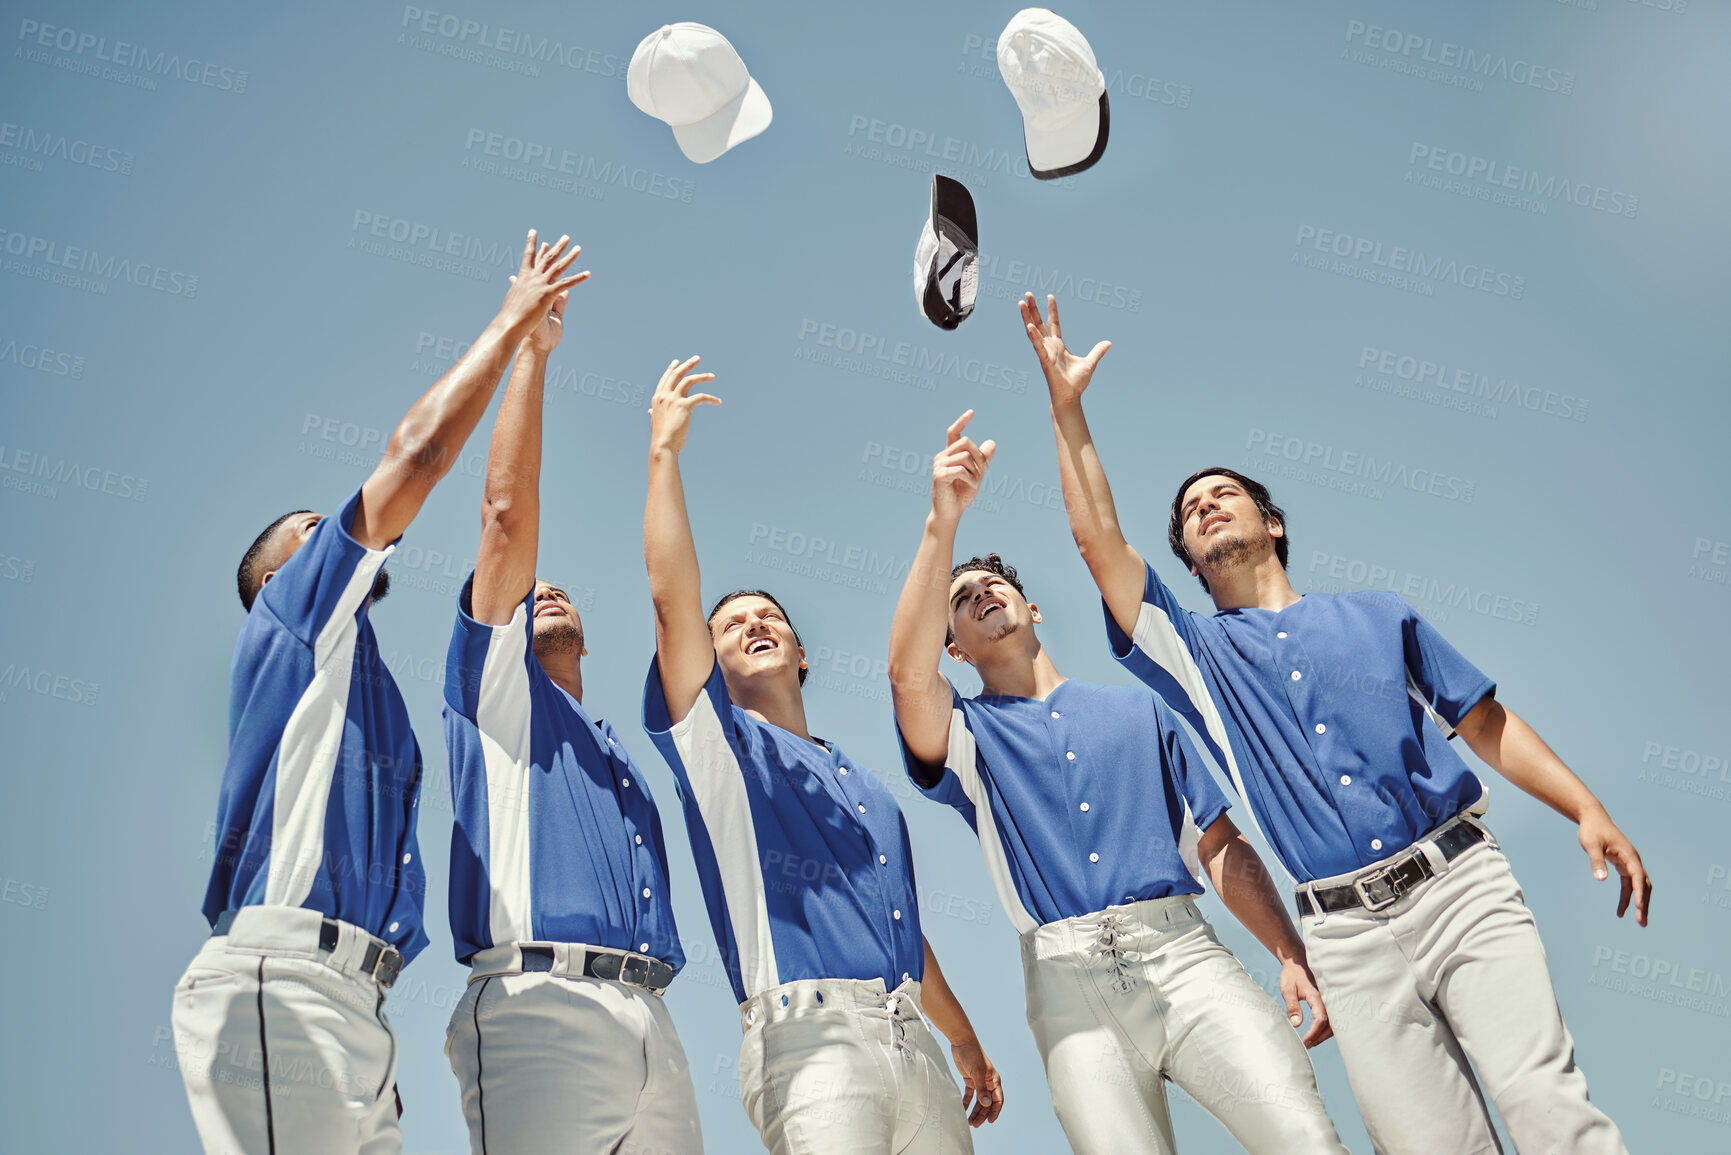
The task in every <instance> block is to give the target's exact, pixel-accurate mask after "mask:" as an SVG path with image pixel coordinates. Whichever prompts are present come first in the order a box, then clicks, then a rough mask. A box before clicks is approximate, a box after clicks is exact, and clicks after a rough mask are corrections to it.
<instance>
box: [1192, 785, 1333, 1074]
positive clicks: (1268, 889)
mask: <svg viewBox="0 0 1731 1155" xmlns="http://www.w3.org/2000/svg"><path fill="white" fill-rule="evenodd" d="M1196 853H1197V856H1198V857H1199V858H1201V859H1202V865H1203V867H1204V868H1205V869H1206V870H1207V871H1208V877H1209V879H1210V880H1211V881H1213V883H1214V890H1215V892H1216V893H1217V894H1219V895H1220V901H1222V902H1224V903H1225V904H1226V909H1227V910H1230V911H1231V912H1232V915H1233V917H1234V918H1236V919H1237V920H1238V921H1239V922H1241V923H1243V924H1244V929H1245V930H1248V931H1249V932H1250V933H1251V934H1253V935H1255V936H1256V941H1257V942H1260V943H1261V944H1262V945H1263V946H1265V947H1267V948H1268V953H1269V954H1272V955H1273V956H1274V957H1275V958H1276V959H1278V960H1279V962H1280V997H1281V999H1282V1000H1283V1001H1284V1002H1285V1003H1286V1017H1287V1021H1288V1022H1290V1023H1291V1024H1292V1025H1293V1026H1294V1027H1297V1026H1299V1025H1300V1024H1302V1023H1303V1022H1304V1013H1303V1011H1301V1010H1300V1009H1299V1003H1301V1002H1305V1003H1309V1004H1310V1030H1309V1031H1307V1032H1305V1035H1304V1045H1305V1046H1307V1047H1314V1046H1316V1044H1318V1043H1320V1042H1322V1041H1323V1040H1324V1039H1327V1038H1328V1037H1329V1036H1330V1035H1332V1034H1334V1028H1333V1027H1331V1026H1330V1025H1329V1023H1328V1008H1327V1007H1325V1006H1323V1004H1322V992H1321V991H1319V990H1317V989H1316V979H1315V978H1313V977H1312V976H1311V973H1310V964H1309V962H1308V961H1306V959H1305V954H1304V941H1303V940H1302V939H1300V938H1299V937H1298V931H1297V930H1296V929H1295V928H1294V927H1293V925H1292V919H1291V918H1290V917H1289V916H1288V915H1287V913H1286V905H1285V903H1283V902H1282V901H1281V899H1280V891H1279V890H1278V889H1277V888H1276V887H1275V885H1274V879H1272V878H1270V877H1269V875H1268V869H1267V868H1266V867H1264V866H1263V865H1262V859H1261V857H1260V856H1259V855H1258V854H1257V853H1256V848H1255V847H1254V846H1251V845H1250V843H1249V842H1247V841H1245V838H1244V835H1243V834H1241V833H1239V830H1238V827H1237V826H1236V825H1234V823H1233V821H1232V819H1230V818H1228V817H1226V816H1225V815H1224V814H1222V815H1221V816H1220V817H1219V818H1216V819H1215V820H1214V821H1213V823H1211V824H1210V825H1209V827H1208V829H1207V830H1205V831H1203V832H1202V840H1201V841H1200V842H1198V843H1197V844H1196Z"/></svg>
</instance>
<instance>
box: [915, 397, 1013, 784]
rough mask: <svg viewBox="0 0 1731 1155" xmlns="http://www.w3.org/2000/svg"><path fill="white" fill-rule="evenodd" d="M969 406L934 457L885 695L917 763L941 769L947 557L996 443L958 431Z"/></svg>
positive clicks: (946, 697)
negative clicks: (929, 493)
mask: <svg viewBox="0 0 1731 1155" xmlns="http://www.w3.org/2000/svg"><path fill="white" fill-rule="evenodd" d="M973 417H974V411H973V410H972V409H970V410H968V411H967V412H966V413H964V414H962V415H961V416H960V417H958V418H956V420H955V422H954V423H953V424H951V426H950V427H949V429H948V431H947V432H946V433H945V435H944V439H945V444H944V448H943V451H942V452H940V453H939V454H938V455H937V456H936V457H934V458H933V459H932V508H931V512H930V513H928V514H926V528H925V533H924V534H923V535H922V536H921V538H920V548H919V550H918V552H917V553H915V554H914V562H913V565H912V566H910V567H909V569H908V579H907V581H906V582H904V583H902V596H901V600H900V601H898V602H897V603H896V616H895V621H894V622H893V623H892V624H891V625H890V657H889V665H890V700H891V701H892V702H893V703H894V705H895V711H896V725H897V726H899V727H900V728H901V732H902V738H903V740H904V741H906V742H907V744H908V749H909V750H911V751H913V754H914V756H915V757H916V758H918V759H919V760H920V761H922V762H926V763H929V764H931V765H934V766H937V767H942V766H943V764H944V757H945V755H946V753H947V752H948V749H949V733H950V705H951V698H950V683H949V682H948V681H947V680H946V679H945V678H944V676H943V674H941V673H939V672H938V664H939V660H940V658H941V657H942V656H943V652H944V635H945V633H946V632H947V631H948V629H949V615H950V604H949V594H950V561H951V557H952V555H953V554H954V552H955V546H956V527H957V526H958V525H959V524H960V523H961V520H962V513H963V511H965V510H966V509H967V508H968V506H969V505H971V504H973V500H974V498H975V497H977V496H978V495H979V492H980V483H981V482H982V481H984V480H985V476H986V466H988V465H989V464H991V460H992V454H994V453H996V452H997V445H996V444H995V443H994V442H991V441H988V442H986V443H985V444H984V445H978V446H976V445H975V444H974V441H973V439H972V438H971V437H964V436H963V435H962V430H963V429H965V428H967V425H968V422H969V421H971V420H973Z"/></svg>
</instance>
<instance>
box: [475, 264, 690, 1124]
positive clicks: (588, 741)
mask: <svg viewBox="0 0 1731 1155" xmlns="http://www.w3.org/2000/svg"><path fill="white" fill-rule="evenodd" d="M565 303H566V298H565V297H564V296H563V295H561V296H560V297H558V298H557V299H555V301H554V302H553V307H552V309H551V310H550V311H549V312H548V314H547V317H546V319H545V320H544V321H542V323H541V325H540V327H539V328H538V329H536V330H535V332H534V334H533V335H532V336H530V337H529V339H528V340H526V341H525V342H524V343H523V348H522V351H521V352H520V353H519V354H518V356H517V363H516V366H515V367H514V368H513V369H512V373H511V383H510V385H509V386H507V387H506V390H505V399H504V401H503V402H501V404H500V407H499V418H498V420H497V422H495V423H494V426H493V443H492V446H491V448H490V449H489V451H488V454H487V480H486V488H485V495H484V497H483V499H482V505H481V545H480V548H479V550H478V551H477V553H476V557H475V572H474V573H473V574H472V575H471V576H470V578H469V581H468V582H467V583H465V585H464V587H463V591H462V594H461V596H460V598H459V604H458V610H457V625H456V629H455V631H454V632H453V634H452V636H451V649H450V655H449V657H448V658H447V660H446V665H445V712H444V717H445V744H446V747H447V748H448V749H449V751H450V761H451V795H452V799H453V801H454V803H455V811H456V819H457V821H456V826H455V827H454V828H453V829H452V831H451V932H452V936H453V937H454V938H455V940H456V948H457V961H459V962H462V963H467V964H468V965H469V967H470V968H471V969H470V974H469V982H468V988H467V990H466V991H465V992H464V995H463V998H462V999H461V1000H459V1001H458V1003H457V1006H456V1008H455V1009H454V1010H453V1011H452V1013H451V1026H450V1030H449V1031H448V1032H447V1033H446V1036H445V1054H446V1057H447V1058H449V1059H450V1061H451V1070H452V1071H453V1072H455V1074H456V1076H457V1082H458V1084H459V1086H460V1087H461V1089H462V1100H463V1116H464V1118H465V1119H466V1120H467V1121H468V1124H469V1143H470V1147H471V1149H472V1150H473V1151H474V1152H475V1153H476V1155H486V1153H489V1152H490V1153H491V1155H501V1153H505V1152H544V1151H641V1152H663V1151H665V1152H673V1151H678V1152H694V1153H695V1152H701V1151H702V1150H703V1138H702V1135H701V1133H700V1130H699V1126H698V1119H697V1097H696V1093H695V1092H694V1090H693V1089H692V1085H691V1073H690V1069H689V1067H688V1065H687V1063H686V1060H685V1051H684V1049H683V1048H682V1047H681V1046H680V1042H679V1036H678V1034H677V1033H676V1032H675V1031H674V1028H673V1020H672V1018H671V1017H670V1016H669V1015H668V1013H667V1008H666V1006H665V1005H664V1004H663V1003H662V999H661V995H662V993H663V992H664V991H665V990H666V989H667V987H668V984H669V983H671V982H672V981H673V976H674V975H675V974H677V973H678V971H679V968H680V966H681V965H682V964H683V963H684V961H685V956H684V953H683V952H682V951H681V949H680V945H679V935H678V931H677V928H676V927H675V926H674V921H673V904H672V895H671V894H670V893H669V888H668V878H667V851H666V847H665V844H664V843H663V841H662V837H661V817H660V814H659V812H658V811H657V810H656V808H655V801H654V799H652V798H651V797H650V794H649V783H648V782H647V781H645V779H644V777H643V775H642V773H641V772H639V770H638V768H637V765H636V764H635V763H634V762H633V761H632V760H631V756H630V754H628V753H627V752H626V750H625V747H624V746H623V745H621V744H620V742H619V738H618V736H617V734H615V733H614V730H613V727H612V726H610V725H608V724H607V722H606V721H605V720H603V719H600V718H596V717H594V716H593V715H591V714H590V713H589V712H588V711H587V710H586V709H585V708H584V706H583V665H582V661H583V658H584V656H585V655H586V654H587V652H588V651H587V650H586V649H585V647H584V644H583V623H582V620H581V619H580V618H579V617H578V615H577V611H576V609H575V608H574V607H573V606H572V605H571V600H570V598H568V597H567V596H566V594H565V591H563V590H561V589H560V588H558V587H557V586H554V585H551V584H549V583H548V582H545V581H540V580H537V579H536V577H535V566H536V561H537V556H538V548H539V539H540V513H541V511H540V478H541V417H542V399H543V396H544V382H545V376H546V368H547V355H548V354H549V353H551V352H552V350H553V349H554V347H555V346H557V345H558V344H559V339H560V336H561V335H562V333H563V331H564V313H565Z"/></svg>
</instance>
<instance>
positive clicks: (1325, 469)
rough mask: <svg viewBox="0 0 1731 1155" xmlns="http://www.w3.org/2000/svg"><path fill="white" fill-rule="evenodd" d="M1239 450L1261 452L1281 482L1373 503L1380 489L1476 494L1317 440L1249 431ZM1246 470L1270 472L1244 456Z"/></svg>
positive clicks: (1425, 472) (1463, 498) (1461, 484)
mask: <svg viewBox="0 0 1731 1155" xmlns="http://www.w3.org/2000/svg"><path fill="white" fill-rule="evenodd" d="M1244 448H1245V450H1246V451H1247V452H1248V453H1250V454H1253V455H1254V454H1257V453H1260V454H1261V457H1262V458H1269V459H1273V460H1274V461H1277V462H1279V463H1280V464H1281V468H1280V469H1279V470H1277V472H1278V473H1279V475H1280V476H1282V477H1290V478H1292V479H1293V480H1296V481H1309V482H1310V483H1311V484H1313V485H1321V486H1324V487H1326V488H1329V489H1339V490H1342V491H1343V492H1347V493H1356V494H1359V495H1360V496H1364V497H1373V498H1375V499H1376V500H1378V501H1380V500H1381V499H1382V493H1383V491H1382V489H1381V488H1380V487H1381V486H1387V487H1389V488H1390V489H1405V490H1410V491H1411V492H1413V493H1423V494H1427V495H1429V496H1431V497H1440V498H1442V499H1443V500H1445V501H1459V502H1471V501H1472V499H1473V493H1474V491H1475V490H1476V489H1477V483H1475V482H1473V481H1471V480H1469V479H1467V478H1464V477H1456V476H1454V475H1453V474H1448V473H1441V472H1438V471H1437V470H1435V469H1425V468H1422V467H1415V466H1411V465H1408V464H1407V463H1405V462H1400V461H1395V460H1394V459H1392V458H1378V457H1377V456H1376V455H1375V454H1373V453H1366V452H1362V451H1360V450H1356V449H1341V448H1339V447H1338V446H1334V445H1329V444H1326V443H1324V442H1321V441H1307V440H1305V439H1304V438H1301V437H1289V436H1287V435H1286V434H1284V433H1271V432H1269V431H1268V430H1266V429H1257V428H1252V429H1250V431H1249V432H1248V433H1247V434H1246V435H1245V439H1244ZM1245 467H1246V469H1258V468H1261V469H1267V468H1269V466H1268V465H1267V464H1266V463H1265V462H1264V461H1263V460H1261V458H1258V457H1256V456H1250V457H1247V458H1246V459H1245Z"/></svg>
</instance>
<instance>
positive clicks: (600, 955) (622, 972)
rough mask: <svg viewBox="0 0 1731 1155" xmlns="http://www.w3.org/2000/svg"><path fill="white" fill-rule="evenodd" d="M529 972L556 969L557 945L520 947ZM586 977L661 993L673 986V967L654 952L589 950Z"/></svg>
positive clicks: (584, 961)
mask: <svg viewBox="0 0 1731 1155" xmlns="http://www.w3.org/2000/svg"><path fill="white" fill-rule="evenodd" d="M517 953H518V954H519V955H521V956H522V958H523V969H524V970H525V971H550V970H552V969H553V948H552V947H550V946H524V947H518V948H517ZM583 977H584V978H590V979H607V980H608V981H609V982H616V983H624V984H625V985H626V986H631V987H642V988H643V989H644V990H646V991H648V992H649V993H651V994H656V995H658V994H661V993H662V992H663V991H665V990H666V989H667V988H668V987H669V986H671V985H673V968H672V967H671V966H669V965H668V964H666V963H664V962H662V961H661V960H660V959H658V958H656V957H654V956H653V955H646V954H633V953H631V952H629V951H625V952H614V951H605V950H585V951H584V952H583Z"/></svg>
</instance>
